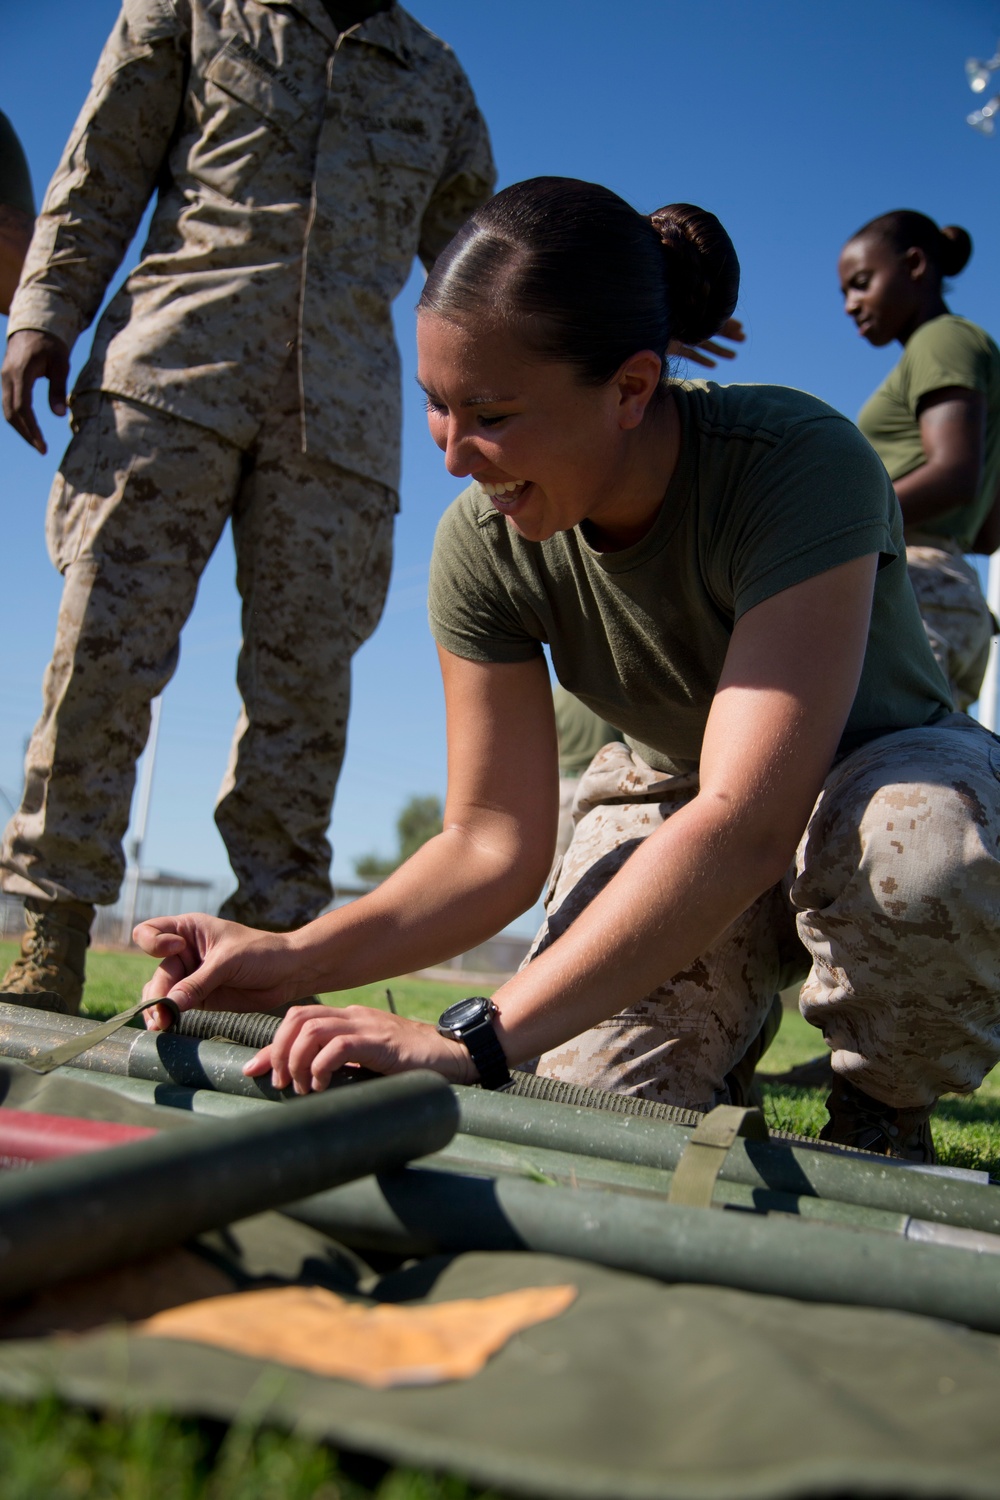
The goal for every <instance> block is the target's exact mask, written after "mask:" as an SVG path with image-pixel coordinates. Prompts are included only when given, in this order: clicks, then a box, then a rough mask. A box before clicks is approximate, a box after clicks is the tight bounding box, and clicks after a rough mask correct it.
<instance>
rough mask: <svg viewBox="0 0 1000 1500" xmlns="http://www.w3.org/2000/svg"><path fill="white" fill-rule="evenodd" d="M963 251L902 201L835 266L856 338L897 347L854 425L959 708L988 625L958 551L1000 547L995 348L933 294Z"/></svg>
mask: <svg viewBox="0 0 1000 1500" xmlns="http://www.w3.org/2000/svg"><path fill="white" fill-rule="evenodd" d="M971 254H972V240H971V239H970V238H969V235H968V234H967V232H966V231H965V230H964V229H960V228H959V227H958V225H955V224H951V225H948V226H947V227H946V228H944V229H939V228H938V226H937V225H936V224H935V223H934V220H933V219H929V218H928V217H927V215H926V214H921V213H916V212H914V210H913V209H905V208H904V209H895V210H894V211H893V212H892V213H888V214H882V215H881V216H880V217H879V218H877V219H872V220H871V222H870V223H868V224H865V225H864V227H863V228H862V229H859V230H858V232H857V234H855V235H853V236H852V238H851V239H849V240H848V242H847V244H846V245H845V246H844V248H843V250H842V251H841V252H840V262H839V267H838V270H839V274H840V287H841V291H842V292H843V295H844V311H845V312H846V313H847V315H848V317H849V318H851V319H852V320H853V321H854V323H855V324H856V325H857V329H858V332H859V333H860V335H861V337H862V338H863V339H867V341H868V343H869V344H873V345H874V346H875V348H877V349H881V348H883V347H884V345H886V344H891V343H893V342H898V343H899V344H900V345H901V346H902V349H903V357H902V358H901V359H900V361H899V363H898V364H897V365H896V366H895V368H894V369H893V370H891V371H890V372H889V374H888V375H887V376H886V378H885V380H884V381H883V382H882V384H881V385H880V386H879V388H878V390H876V391H875V392H874V393H873V395H871V396H870V397H869V398H868V400H867V401H866V402H865V404H864V406H863V407H862V408H861V411H860V412H859V414H858V426H859V427H860V428H861V431H862V432H863V433H864V435H865V437H866V438H867V439H868V441H869V442H870V443H871V445H872V447H873V448H874V449H875V452H876V453H877V454H878V456H879V458H881V460H882V462H883V463H884V464H885V466H886V469H887V470H888V472H889V478H890V479H891V480H892V482H893V486H894V488H895V491H896V497H897V499H898V500H899V504H900V508H901V509H902V512H903V534H904V536H905V538H906V561H907V568H908V571H909V575H910V582H911V584H912V585H913V591H914V593H915V594H916V596H917V603H918V605H919V606H920V614H921V617H922V619H923V622H924V629H925V630H926V631H927V638H928V640H929V641H930V644H931V650H932V651H933V652H934V655H935V657H936V658H937V661H938V664H939V666H940V667H941V668H942V669H943V671H944V673H945V675H946V676H947V678H948V680H949V683H950V686H951V691H952V696H953V698H954V700H955V707H956V708H961V709H966V708H968V707H969V705H970V704H972V703H974V702H975V701H976V699H977V698H978V697H979V689H980V687H981V685H982V681H983V673H984V672H985V671H986V661H987V656H988V654H989V649H990V640H991V638H992V635H993V632H994V630H995V628H996V625H995V622H994V620H993V617H992V615H991V614H990V611H989V609H988V608H987V605H986V600H985V599H984V598H983V592H982V589H981V588H980V586H979V578H978V576H977V574H976V571H975V569H974V568H973V567H972V566H971V564H970V563H968V562H967V561H966V558H965V554H966V553H968V552H982V553H986V554H989V553H990V552H993V551H995V550H996V548H997V547H998V546H1000V349H998V348H997V346H996V344H995V343H994V342H993V340H992V339H991V338H990V336H989V334H988V333H986V332H985V330H984V329H982V328H980V327H978V326H977V325H976V324H975V323H970V322H969V320H968V319H967V318H960V317H956V316H955V315H954V314H953V313H951V312H949V310H948V306H947V303H946V302H945V300H944V297H943V295H942V282H943V281H944V279H945V277H948V276H957V275H958V273H959V272H960V271H961V270H963V269H964V267H965V265H966V264H967V262H968V260H969V257H970V255H971Z"/></svg>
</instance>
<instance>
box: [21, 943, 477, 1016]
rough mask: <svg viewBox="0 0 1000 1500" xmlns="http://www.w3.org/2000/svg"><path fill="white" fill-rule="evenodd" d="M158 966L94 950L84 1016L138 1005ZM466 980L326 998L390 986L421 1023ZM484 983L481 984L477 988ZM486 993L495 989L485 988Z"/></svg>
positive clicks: (370, 998) (379, 1002)
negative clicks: (142, 992) (137, 1002)
mask: <svg viewBox="0 0 1000 1500" xmlns="http://www.w3.org/2000/svg"><path fill="white" fill-rule="evenodd" d="M17 951H18V945H17V943H14V942H10V941H9V940H5V941H0V972H3V970H4V969H6V967H7V965H8V964H9V963H10V962H11V961H12V959H13V958H14V957H15V955H16V954H17ZM155 968H156V961H155V959H152V958H147V957H146V956H145V955H144V954H142V953H134V952H127V953H123V952H119V951H118V950H116V949H111V948H106V949H100V948H99V949H95V950H94V951H93V952H91V953H88V955H87V984H86V988H85V989H84V993H83V1011H84V1014H85V1015H88V1016H96V1017H98V1018H101V1019H103V1018H104V1017H105V1016H112V1015H114V1013H115V1012H116V1011H119V1010H126V1009H127V1008H128V1006H130V1005H135V1003H136V1001H137V1000H138V999H139V996H140V993H141V991H142V987H143V985H144V984H145V983H146V980H147V979H148V978H149V976H150V975H151V974H152V972H153V970H154V969H155ZM470 988H471V987H470V984H469V982H468V980H462V979H461V978H456V979H455V980H453V981H452V980H440V979H416V978H414V977H412V976H407V977H406V978H404V979H390V980H382V981H380V982H379V983H378V984H362V985H359V986H358V987H357V989H353V990H339V991H337V993H336V994H331V995H325V996H323V997H322V998H323V999H325V1000H328V1001H329V1002H330V1003H331V1004H334V1005H374V1006H376V1007H378V1008H379V1009H382V1010H384V1009H386V1008H387V1001H386V995H385V992H386V989H389V990H391V991H392V998H393V1001H394V1002H395V1005H396V1009H397V1010H398V1011H399V1012H400V1014H401V1015H407V1016H416V1017H417V1018H418V1019H419V1020H421V1021H436V1020H437V1018H438V1016H439V1015H440V1014H441V1012H442V1011H443V1010H444V1009H445V1007H446V1006H448V1005H451V1003H452V1001H454V1000H457V999H458V998H459V997H460V996H461V995H463V994H468V993H469V991H470ZM481 988H482V986H479V985H477V986H476V989H477V991H479V990H481ZM486 993H487V994H490V993H491V990H489V989H487V990H486Z"/></svg>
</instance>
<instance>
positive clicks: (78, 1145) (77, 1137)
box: [0, 1109, 158, 1171]
mask: <svg viewBox="0 0 1000 1500" xmlns="http://www.w3.org/2000/svg"><path fill="white" fill-rule="evenodd" d="M156 1134H158V1132H157V1131H155V1130H151V1129H150V1127H149V1126H148V1125H115V1124H112V1123H111V1122H110V1121H108V1120H82V1119H76V1118H75V1117H74V1116H72V1115H36V1114H31V1113H29V1111H28V1110H25V1109H0V1171H2V1170H4V1169H5V1168H7V1169H10V1168H20V1167H31V1166H34V1164H35V1163H36V1162H39V1161H53V1160H54V1159H55V1158H56V1157H59V1156H79V1155H81V1154H82V1153H83V1152H85V1151H106V1150H107V1149H108V1147H109V1146H124V1145H125V1144H126V1143H127V1142H128V1141H141V1140H145V1138H146V1137H147V1136H150V1135H156Z"/></svg>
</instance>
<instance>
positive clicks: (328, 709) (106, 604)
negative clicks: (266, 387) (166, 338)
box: [0, 396, 396, 927]
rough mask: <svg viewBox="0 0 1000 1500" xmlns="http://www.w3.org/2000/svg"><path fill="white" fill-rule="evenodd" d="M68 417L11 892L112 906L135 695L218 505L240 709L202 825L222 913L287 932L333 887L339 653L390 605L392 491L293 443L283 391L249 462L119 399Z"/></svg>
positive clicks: (164, 674)
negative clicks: (49, 633) (226, 538)
mask: <svg viewBox="0 0 1000 1500" xmlns="http://www.w3.org/2000/svg"><path fill="white" fill-rule="evenodd" d="M76 417H77V423H76V432H75V435H74V437H73V440H72V441H71V443H70V446H69V449H68V450H67V453H66V456H65V458H64V460H63V464H62V467H61V469H60V472H59V474H58V475H57V477H56V480H55V483H54V485H53V491H52V495H51V497H50V502H49V513H48V521H47V528H48V541H49V550H50V553H51V555H52V559H53V562H54V563H55V564H56V566H57V567H58V568H59V570H60V572H61V573H62V574H63V577H64V588H63V598H62V604H61V607H60V613H59V621H58V626H57V634H56V644H55V650H54V653H53V657H52V661H51V663H50V665H49V668H48V670H47V672H46V675H45V681H44V685H43V711H42V717H41V718H40V720H39V722H38V724H37V725H36V727H35V731H34V734H33V736H32V739H31V743H30V745H29V749H28V755H27V762H26V773H25V791H24V796H23V800H22V804H21V807H20V809H19V810H18V812H17V814H16V815H15V817H14V818H13V819H12V820H11V823H10V824H9V826H8V828H7V832H6V836H5V839H4V846H3V853H2V857H0V862H2V866H3V883H4V888H5V889H7V890H9V891H14V892H18V893H20V894H23V895H37V894H38V892H39V891H41V892H43V893H44V894H45V895H47V896H51V897H55V898H62V899H73V900H78V901H87V902H93V903H96V904H107V903H110V902H112V901H114V900H115V897H116V895H117V893H118V889H119V886H120V883H121V878H122V875H123V872H124V858H123V853H122V838H123V836H124V833H125V830H126V828H127V826H128V818H129V807H130V803H131V797H132V791H133V786H134V781H135V763H136V759H137V757H138V755H139V754H140V752H141V750H142V748H143V745H144V744H145V741H146V737H147V734H148V732H149V720H150V713H149V705H150V703H151V701H152V699H153V698H154V697H155V696H156V695H157V694H158V693H159V692H161V691H162V689H163V688H164V686H165V685H166V683H167V682H168V681H169V679H170V677H171V676H172V675H173V672H174V669H175V667H176V665H177V659H178V641H179V636H180V631H181V628H182V626H183V624H184V622H185V620H186V619H187V617H188V614H189V613H190V611H191V608H192V605H193V603H194V598H195V593H196V590H197V586H198V580H199V578H200V576H201V573H202V570H203V568H204V566H205V564H206V563H207V561H208V558H209V556H210V555H211V553H212V550H213V548H214V547H215V545H216V543H217V541H218V539H219V536H220V535H221V533H222V530H223V527H224V526H225V523H226V521H227V520H228V519H229V518H230V516H231V517H232V520H233V536H234V542H235V546H236V555H237V583H238V586H239V589H240V593H241V595H242V598H243V646H242V650H241V653H240V660H239V666H238V673H237V677H238V682H239V687H240V692H241V694H242V697H243V703H244V710H243V713H242V715H241V719H240V723H239V724H238V726H237V731H236V738H235V742H234V748H233V754H232V757H231V761H230V768H229V771H228V773H227V775H226V779H225V781H224V783H223V790H222V793H221V795H220V801H219V806H218V809H217V814H216V816H217V821H218V823H219V827H220V830H221V832H222V835H223V838H224V840H225V842H226V845H227V848H228V851H229V856H230V860H231V862H232V866H233V869H234V871H235V873H236V876H237V878H238V881H239V885H238V889H237V892H236V895H235V897H234V898H232V905H233V906H234V908H235V909H234V910H233V913H232V914H233V915H237V916H239V917H240V918H241V919H242V920H244V921H249V922H258V923H260V924H261V925H266V926H274V927H292V926H297V925H299V924H300V923H301V922H304V921H307V920H308V919H309V918H310V917H312V916H314V915H315V914H316V913H317V912H318V911H319V910H321V909H322V907H323V906H324V905H325V904H326V902H327V901H328V900H329V897H330V891H331V888H330V878H329V866H330V846H329V843H328V842H327V837H326V833H327V827H328V824H329V819H330V809H331V805H332V800H333V793H334V789H335V787H336V782H337V776H338V774H339V770H340V765H341V761H342V758H343V752H344V744H345V736H346V725H347V713H348V703H349V692H350V659H351V656H352V655H353V653H354V651H355V650H356V649H357V647H358V646H359V645H360V644H361V643H362V641H364V640H365V639H366V638H367V637H368V635H370V634H371V631H372V630H373V629H374V627H375V625H376V624H377V622H378V619H379V616H380V613H381V610H382V605H383V602H384V598H385V592H386V588H387V585H388V579H389V568H390V562H391V544H392V526H393V518H394V513H395V500H396V497H395V495H394V494H393V493H392V492H391V491H388V490H386V489H385V488H384V487H383V486H382V485H378V484H375V483H373V482H371V481H369V480H366V479H364V478H361V477H360V476H358V475H353V474H349V473H347V472H345V471H344V470H340V469H338V468H336V467H335V466H332V465H329V464H323V463H321V462H318V461H315V460H311V459H310V458H308V457H307V456H305V455H303V454H302V453H301V452H300V447H301V444H300V438H299V432H298V424H297V421H296V419H295V415H294V412H293V411H292V403H291V401H290V400H289V401H286V402H281V401H279V402H277V403H276V407H275V411H274V415H273V417H272V418H270V419H269V421H268V423H266V424H265V427H264V429H263V430H262V432H261V433H260V435H259V438H258V440H257V442H256V444H255V446H254V448H253V449H252V450H251V451H250V452H249V453H243V452H241V451H240V450H239V449H237V448H235V447H234V446H233V445H232V444H230V443H228V442H226V441H225V440H224V439H222V438H220V437H217V436H216V435H215V434H214V433H211V432H209V431H207V430H206V429H204V428H201V427H198V426H196V425H194V424H193V423H189V422H184V421H181V420H180V419H178V418H176V417H173V416H171V415H169V414H167V413H165V412H161V411H157V410H155V409H153V408H151V407H147V406H143V405H141V404H139V403H135V402H130V401H124V400H120V399H118V398H116V397H110V396H99V397H97V396H95V397H89V398H85V399H84V401H82V402H78V403H77V406H76Z"/></svg>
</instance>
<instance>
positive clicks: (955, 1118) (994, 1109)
mask: <svg viewBox="0 0 1000 1500" xmlns="http://www.w3.org/2000/svg"><path fill="white" fill-rule="evenodd" d="M822 1051H823V1041H822V1038H821V1037H820V1035H819V1033H818V1032H817V1030H816V1028H815V1027H814V1026H810V1025H809V1024H808V1022H807V1021H803V1019H802V1017H801V1016H800V1015H799V1013H798V1011H795V1010H791V1011H789V1010H786V1011H785V1013H784V1016H783V1018H782V1022H781V1030H780V1031H779V1032H778V1035H777V1037H776V1038H775V1040H774V1042H773V1043H772V1045H771V1047H770V1050H769V1051H768V1053H767V1056H766V1058H765V1059H764V1062H763V1064H762V1066H763V1067H764V1068H765V1069H766V1071H767V1072H769V1073H781V1072H784V1070H785V1069H786V1068H791V1067H794V1066H795V1065H796V1064H797V1063H803V1062H807V1061H808V1060H809V1058H811V1057H817V1056H819V1054H820V1053H821V1052H822ZM761 1092H762V1093H763V1095H764V1113H765V1116H766V1118H767V1122H768V1124H769V1125H770V1126H771V1127H772V1128H773V1129H775V1130H793V1131H795V1132H796V1133H797V1134H799V1135H813V1136H815V1135H818V1134H819V1131H820V1127H821V1126H822V1124H823V1122H824V1120H825V1119H826V1109H825V1107H824V1097H825V1096H824V1094H823V1091H822V1090H820V1089H788V1088H778V1087H776V1086H775V1085H773V1084H764V1085H763V1087H762V1090H761ZM934 1140H935V1144H936V1145H937V1151H938V1158H939V1160H940V1161H941V1163H942V1164H943V1165H944V1166H949V1167H974V1168H977V1169H978V1170H980V1171H987V1172H989V1173H990V1175H991V1176H992V1177H994V1178H1000V1068H996V1069H994V1071H993V1072H992V1073H989V1074H987V1076H986V1078H985V1079H984V1080H983V1083H982V1085H981V1086H980V1088H979V1089H978V1090H977V1091H976V1093H975V1094H972V1095H971V1096H960V1095H958V1094H946V1095H945V1097H944V1098H943V1099H941V1100H940V1102H939V1103H938V1107H937V1110H936V1112H935V1115H934Z"/></svg>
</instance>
